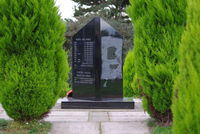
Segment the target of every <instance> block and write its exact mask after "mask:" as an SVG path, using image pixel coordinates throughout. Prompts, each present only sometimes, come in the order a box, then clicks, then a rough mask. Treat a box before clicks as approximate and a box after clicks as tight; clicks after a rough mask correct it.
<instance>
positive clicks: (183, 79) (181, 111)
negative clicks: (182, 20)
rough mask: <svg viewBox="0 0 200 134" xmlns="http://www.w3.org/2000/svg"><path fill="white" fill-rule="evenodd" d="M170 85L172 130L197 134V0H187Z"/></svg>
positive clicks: (199, 48) (199, 73)
mask: <svg viewBox="0 0 200 134" xmlns="http://www.w3.org/2000/svg"><path fill="white" fill-rule="evenodd" d="M179 72H180V74H179V75H178V77H177V80H176V82H175V86H174V98H173V105H172V111H173V133H174V134H200V100H199V98H200V1H199V0H188V8H187V26H186V30H185V32H184V34H183V36H182V42H181V45H180V60H179Z"/></svg>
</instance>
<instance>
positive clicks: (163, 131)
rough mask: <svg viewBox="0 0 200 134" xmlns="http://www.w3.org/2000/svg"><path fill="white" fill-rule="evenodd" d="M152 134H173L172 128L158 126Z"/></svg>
mask: <svg viewBox="0 0 200 134" xmlns="http://www.w3.org/2000/svg"><path fill="white" fill-rule="evenodd" d="M152 134H172V128H171V126H157V127H154V128H153V130H152Z"/></svg>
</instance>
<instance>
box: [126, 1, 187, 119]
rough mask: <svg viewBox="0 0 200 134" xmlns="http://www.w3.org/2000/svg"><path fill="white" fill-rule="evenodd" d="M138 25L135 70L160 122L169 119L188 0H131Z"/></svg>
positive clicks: (146, 103) (150, 110)
mask: <svg viewBox="0 0 200 134" xmlns="http://www.w3.org/2000/svg"><path fill="white" fill-rule="evenodd" d="M130 3H131V5H130V7H129V8H128V13H129V16H130V17H131V19H132V23H133V24H134V28H135V30H134V31H135V36H134V54H135V55H134V57H135V71H136V74H137V75H138V78H139V79H140V84H141V86H142V90H143V95H144V96H143V106H144V108H145V110H146V111H148V113H149V114H150V115H151V116H152V117H153V118H156V119H157V120H158V121H159V122H163V123H166V122H170V121H171V119H172V114H171V109H170V107H171V104H172V102H171V97H172V89H173V84H174V80H175V76H176V75H177V73H178V65H177V58H178V48H179V42H180V39H181V35H182V32H183V30H184V26H185V23H186V22H185V21H186V17H185V8H186V0H130Z"/></svg>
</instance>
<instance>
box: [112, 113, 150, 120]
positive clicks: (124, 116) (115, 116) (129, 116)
mask: <svg viewBox="0 0 200 134" xmlns="http://www.w3.org/2000/svg"><path fill="white" fill-rule="evenodd" d="M108 115H109V118H110V121H133V122H137V121H141V122H142V121H146V120H148V119H149V118H150V117H149V115H148V114H147V113H145V112H108Z"/></svg>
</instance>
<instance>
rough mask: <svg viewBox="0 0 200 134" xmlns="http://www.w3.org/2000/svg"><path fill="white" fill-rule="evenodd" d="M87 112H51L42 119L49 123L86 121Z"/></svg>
mask: <svg viewBox="0 0 200 134" xmlns="http://www.w3.org/2000/svg"><path fill="white" fill-rule="evenodd" d="M88 114H89V113H88V112H80V111H79V112H78V111H76V112H68V111H51V112H50V113H49V114H48V116H47V117H46V118H45V119H44V120H45V121H50V122H66V121H72V122H73V121H78V122H81V121H88V118H89V117H88Z"/></svg>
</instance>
